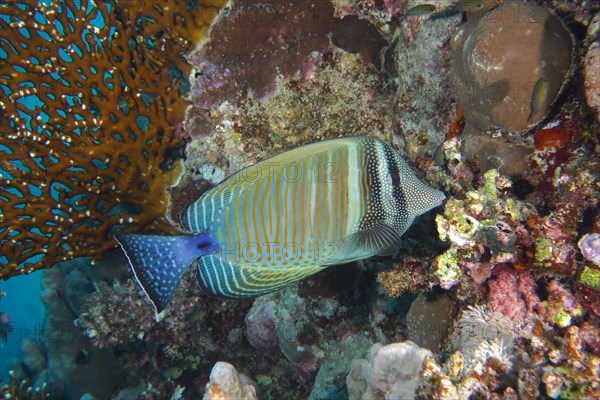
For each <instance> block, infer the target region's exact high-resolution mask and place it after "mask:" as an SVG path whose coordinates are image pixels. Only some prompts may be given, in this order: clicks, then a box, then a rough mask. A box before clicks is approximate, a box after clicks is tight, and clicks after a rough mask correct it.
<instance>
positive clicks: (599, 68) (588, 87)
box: [583, 41, 600, 121]
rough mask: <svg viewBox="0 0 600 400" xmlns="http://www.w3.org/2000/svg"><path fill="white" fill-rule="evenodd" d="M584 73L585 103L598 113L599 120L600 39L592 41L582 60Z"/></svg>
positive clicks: (599, 119)
mask: <svg viewBox="0 0 600 400" xmlns="http://www.w3.org/2000/svg"><path fill="white" fill-rule="evenodd" d="M583 72H584V75H585V98H586V100H587V104H588V105H589V106H590V107H592V108H594V109H595V110H596V112H597V113H598V121H600V41H596V42H594V43H592V45H591V46H590V48H589V49H588V51H587V54H586V56H585V61H584V62H583Z"/></svg>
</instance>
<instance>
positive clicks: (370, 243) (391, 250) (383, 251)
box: [350, 221, 402, 256]
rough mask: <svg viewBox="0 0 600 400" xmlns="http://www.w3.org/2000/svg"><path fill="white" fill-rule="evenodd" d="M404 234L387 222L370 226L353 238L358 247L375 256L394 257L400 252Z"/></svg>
mask: <svg viewBox="0 0 600 400" xmlns="http://www.w3.org/2000/svg"><path fill="white" fill-rule="evenodd" d="M401 237H402V234H401V233H400V232H398V231H396V230H395V229H394V228H392V227H391V226H389V225H387V224H386V223H385V222H382V221H379V222H375V223H372V224H370V226H369V227H366V228H363V229H361V230H359V231H358V232H356V233H355V234H353V235H352V236H351V238H350V239H351V240H352V241H353V242H354V244H355V245H356V246H358V247H359V248H361V249H363V250H364V251H367V252H369V253H372V254H373V255H380V256H385V255H392V254H395V253H397V252H398V250H399V249H400V244H401V243H402V238H401Z"/></svg>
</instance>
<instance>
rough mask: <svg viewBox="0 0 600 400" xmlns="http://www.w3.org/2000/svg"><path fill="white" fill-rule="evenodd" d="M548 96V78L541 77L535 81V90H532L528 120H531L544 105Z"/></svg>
mask: <svg viewBox="0 0 600 400" xmlns="http://www.w3.org/2000/svg"><path fill="white" fill-rule="evenodd" d="M547 96H548V80H546V78H540V79H538V80H537V81H536V82H535V85H534V86H533V90H532V91H531V103H530V105H529V117H527V122H530V121H531V119H532V118H533V116H534V115H535V114H537V112H538V111H539V110H540V108H541V107H542V104H544V101H546V97H547Z"/></svg>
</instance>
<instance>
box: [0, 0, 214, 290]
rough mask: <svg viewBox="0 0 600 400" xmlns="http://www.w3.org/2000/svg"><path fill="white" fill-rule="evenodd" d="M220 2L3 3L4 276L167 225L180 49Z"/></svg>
mask: <svg viewBox="0 0 600 400" xmlns="http://www.w3.org/2000/svg"><path fill="white" fill-rule="evenodd" d="M222 3H224V1H222V0H209V1H205V0H203V1H197V2H196V1H176V0H170V1H165V2H160V6H159V5H157V4H158V2H143V1H126V2H123V1H119V2H116V3H115V2H102V1H95V2H94V1H92V0H80V1H58V0H56V1H52V2H50V1H45V2H37V1H19V2H15V1H8V2H6V1H5V2H2V3H0V33H1V34H0V278H8V277H10V276H14V275H18V274H21V273H29V272H31V271H33V270H36V269H39V268H47V267H51V266H52V265H53V264H54V263H56V262H58V261H62V260H66V259H70V258H73V257H76V256H94V257H98V256H99V255H100V254H101V253H102V252H103V251H105V250H107V249H109V248H111V247H113V245H114V244H113V243H114V242H113V241H112V232H113V230H114V229H129V227H130V226H131V227H132V229H136V230H140V229H161V230H166V229H169V228H168V227H167V226H168V224H166V223H165V220H164V215H165V212H166V210H167V207H168V197H167V192H166V188H167V187H168V186H170V185H172V184H173V183H174V182H175V181H176V179H177V177H178V176H179V167H178V165H179V164H178V163H173V160H174V159H176V154H177V150H178V149H180V148H181V145H182V143H181V141H180V140H178V139H177V138H175V135H174V131H175V126H176V124H177V123H178V122H179V121H181V119H182V118H183V113H184V110H185V107H186V105H187V103H186V101H185V100H184V99H183V98H182V95H183V94H184V93H185V92H186V91H187V90H188V86H189V83H188V81H187V76H188V74H189V72H190V69H189V68H190V66H189V65H188V64H187V62H186V61H185V59H184V57H182V53H184V52H186V51H189V50H191V46H192V45H193V44H194V43H196V42H197V41H198V40H199V39H200V38H201V36H202V35H203V34H204V32H205V30H206V28H207V27H208V24H209V23H210V21H211V20H212V19H213V18H214V16H215V15H216V14H217V12H218V10H219V8H220V7H221V6H222Z"/></svg>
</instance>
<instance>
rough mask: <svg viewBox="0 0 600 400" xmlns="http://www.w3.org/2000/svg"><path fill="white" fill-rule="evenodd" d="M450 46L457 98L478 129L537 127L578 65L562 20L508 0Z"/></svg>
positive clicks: (472, 24) (461, 31)
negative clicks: (574, 60) (575, 64)
mask: <svg viewBox="0 0 600 400" xmlns="http://www.w3.org/2000/svg"><path fill="white" fill-rule="evenodd" d="M451 45H452V51H453V61H452V69H453V91H454V96H455V97H456V100H457V102H458V105H459V107H460V108H461V110H462V111H463V113H464V115H465V119H466V120H467V121H468V122H470V123H471V124H473V125H474V126H475V127H476V128H477V129H478V130H485V129H487V128H502V129H510V130H516V131H521V130H525V129H529V128H532V127H534V126H536V125H537V124H538V123H540V122H541V121H542V120H544V119H545V117H546V116H548V114H549V113H550V110H551V107H552V105H553V104H554V103H555V102H556V100H557V98H558V97H559V95H560V93H561V92H562V91H563V90H564V88H565V86H566V84H567V81H568V78H569V77H570V75H571V73H572V69H573V66H574V63H573V59H574V54H575V45H574V39H573V36H572V34H571V33H570V32H569V31H568V29H567V28H566V27H565V25H564V24H563V22H562V21H561V20H560V18H558V17H557V16H556V15H555V14H554V13H552V12H551V11H550V10H549V9H548V8H545V7H541V6H538V5H535V4H532V3H527V2H523V1H505V2H503V3H502V4H501V5H500V6H498V7H497V8H495V9H494V10H492V11H490V12H489V13H487V14H486V15H485V17H484V18H482V19H479V20H477V21H473V22H467V23H465V24H464V25H463V26H462V27H461V28H460V29H459V30H458V31H457V33H456V34H455V35H454V37H453V38H452V41H451Z"/></svg>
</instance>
